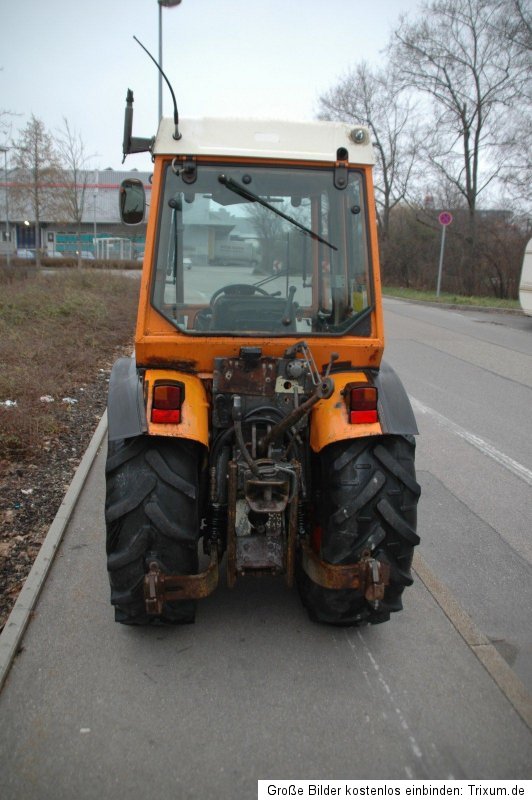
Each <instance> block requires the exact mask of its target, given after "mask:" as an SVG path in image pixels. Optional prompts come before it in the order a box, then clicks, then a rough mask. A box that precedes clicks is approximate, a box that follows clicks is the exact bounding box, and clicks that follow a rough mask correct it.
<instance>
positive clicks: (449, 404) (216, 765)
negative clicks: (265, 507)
mask: <svg viewBox="0 0 532 800" xmlns="http://www.w3.org/2000/svg"><path fill="white" fill-rule="evenodd" d="M386 317H387V329H388V337H389V345H388V360H389V361H391V362H392V363H393V364H394V365H395V366H396V367H397V368H398V369H399V371H400V373H401V374H402V376H403V377H404V379H405V383H406V385H407V388H408V391H409V392H410V393H411V394H412V396H413V397H414V398H415V401H414V402H416V404H417V408H418V409H419V410H418V418H419V423H420V428H421V433H422V436H421V437H420V440H419V446H418V459H419V460H418V465H419V469H420V478H421V483H422V486H423V501H422V505H421V508H420V523H421V524H420V528H421V533H422V536H423V544H422V546H421V548H420V552H421V554H422V557H423V559H424V560H425V561H426V562H427V563H428V565H429V567H430V568H431V569H432V571H433V572H435V573H436V575H437V576H438V578H439V579H440V580H442V581H443V582H445V583H446V584H447V585H448V586H450V587H451V589H452V592H453V593H454V595H455V596H456V597H457V598H458V600H459V601H460V603H461V604H462V606H463V607H464V608H465V609H466V611H468V613H469V614H470V615H471V616H472V617H473V619H474V621H475V622H476V623H477V625H478V626H479V627H480V628H481V630H482V631H483V632H484V633H485V634H487V635H488V636H490V637H492V639H494V640H495V641H496V644H497V647H498V648H499V650H500V652H501V653H502V654H503V656H504V657H505V658H506V659H507V660H508V662H509V663H512V664H513V666H514V668H515V670H516V671H518V672H519V674H520V676H521V678H522V679H523V680H524V681H527V682H528V681H529V680H530V664H529V657H528V659H527V655H526V653H527V648H528V652H529V648H530V628H531V626H530V624H529V620H527V619H526V612H527V610H529V609H530V607H531V604H530V564H529V555H530V543H529V536H530V533H529V528H530V524H529V523H530V519H531V518H532V515H531V514H530V494H531V492H530V483H527V479H528V477H529V472H530V470H531V469H532V463H531V453H530V445H529V442H530V441H531V440H532V436H531V434H532V430H531V424H532V423H531V420H530V419H527V417H526V414H527V413H529V409H530V407H531V404H530V382H531V378H532V370H531V369H530V366H531V343H532V330H531V328H532V322H531V324H530V326H529V325H528V322H527V323H526V324H525V325H523V324H522V322H523V321H522V320H519V324H518V323H517V320H516V319H515V318H512V317H506V316H502V315H495V316H491V315H484V314H483V315H468V314H462V313H460V314H457V313H454V312H450V311H445V310H442V309H427V308H421V307H419V306H414V305H409V304H405V303H400V302H399V301H387V303H386ZM526 401H528V402H526ZM467 436H469V437H470V438H469V439H468V438H467ZM527 440H528V444H527ZM104 457H105V453H104V452H103V451H102V452H101V453H100V455H99V456H98V458H97V460H96V461H95V464H94V467H93V470H92V471H91V473H90V476H89V480H88V482H87V486H86V490H85V491H84V492H83V494H82V496H81V498H80V501H79V503H78V506H77V509H76V512H75V514H74V517H73V519H72V521H71V523H70V525H69V527H68V530H67V533H66V536H65V539H64V541H63V544H62V546H61V549H60V552H59V555H58V558H57V559H56V562H55V564H54V567H53V569H52V573H51V575H50V577H49V579H48V582H47V584H46V586H45V589H44V591H43V594H42V595H41V598H40V601H39V604H38V607H37V610H36V613H35V616H34V619H33V620H32V622H31V624H30V626H29V629H28V631H27V633H26V636H25V639H24V647H23V651H22V652H21V653H20V655H19V656H18V657H17V659H16V661H15V664H14V666H13V669H12V671H11V673H10V675H9V677H8V679H7V681H6V684H5V686H4V689H3V691H2V694H1V695H0V719H1V720H2V724H1V725H0V794H1V796H2V798H3V800H15V798H16V799H17V800H18V798H24V800H26V799H27V800H32V799H33V798H35V800H37V798H38V800H43V798H44V800H47V798H54V799H57V800H62V798H72V797H76V798H77V799H78V798H79V800H89V799H91V800H92V798H98V800H101V798H108V797H112V798H114V799H116V800H121V799H122V798H124V800H125V798H128V800H136V798H141V797H145V796H150V795H157V796H165V797H169V798H179V800H181V798H200V797H201V798H206V799H207V800H209V798H219V799H220V800H225V798H232V797H238V798H253V797H256V781H257V779H258V778H273V777H275V778H324V779H326V778H352V779H356V778H433V779H436V778H449V777H451V776H452V777H454V778H523V777H527V778H531V777H532V737H531V734H530V730H529V729H528V728H527V727H526V726H525V724H524V722H523V720H522V719H521V717H520V716H519V715H518V714H517V713H516V711H515V709H514V708H513V706H512V705H511V703H510V702H509V700H508V699H507V697H506V696H505V695H504V694H503V693H502V692H501V691H500V689H499V688H498V686H497V685H496V684H495V682H494V681H493V679H492V677H491V676H490V674H489V673H488V672H487V671H486V670H485V669H484V667H483V666H482V664H481V663H480V661H479V660H478V659H477V657H476V656H475V654H474V652H473V651H472V649H471V648H470V647H469V646H468V645H467V644H466V643H465V641H464V639H463V638H462V637H461V636H460V635H459V633H458V632H457V630H456V629H455V627H454V626H453V624H452V622H451V620H450V619H449V618H448V616H447V615H446V614H445V613H444V611H443V610H442V609H441V608H440V606H439V605H438V604H437V603H436V601H435V599H434V597H433V596H432V594H431V593H430V592H429V591H428V590H427V588H426V587H425V586H424V584H423V583H422V582H421V581H420V580H417V581H416V583H415V584H414V586H413V587H412V588H411V589H410V590H409V591H408V595H407V597H406V600H405V611H404V612H403V613H402V614H400V615H397V617H396V618H394V619H393V620H392V621H391V622H390V623H388V624H387V625H383V626H377V627H375V628H370V629H362V630H348V629H331V628H326V627H322V626H316V625H314V624H312V623H310V622H309V621H308V619H307V617H306V615H305V613H304V611H303V610H302V608H301V606H300V604H299V600H298V598H297V595H296V593H295V592H290V591H288V590H287V589H286V588H284V586H283V584H282V581H280V580H274V579H272V580H259V581H256V580H255V581H253V580H249V581H244V582H240V583H239V584H237V587H236V588H235V589H234V590H232V591H230V590H228V589H226V588H225V587H224V586H221V587H220V588H219V589H218V591H217V592H216V593H215V594H214V595H212V596H211V597H210V598H208V599H207V600H205V601H203V603H202V605H201V608H200V612H199V615H198V620H197V623H196V625H195V626H190V627H185V628H178V629H173V628H153V629H149V630H144V629H140V630H135V629H130V628H125V627H122V626H117V625H115V624H114V622H113V621H112V612H111V608H110V606H109V605H108V599H107V598H108V589H107V579H106V575H105V559H104V554H103V537H104V532H103V512H102V508H103V494H104V484H103V465H104ZM527 521H528V526H527Z"/></svg>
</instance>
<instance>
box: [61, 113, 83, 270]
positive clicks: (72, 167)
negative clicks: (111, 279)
mask: <svg viewBox="0 0 532 800" xmlns="http://www.w3.org/2000/svg"><path fill="white" fill-rule="evenodd" d="M56 143H57V150H58V155H59V158H60V161H61V166H62V168H63V173H62V180H61V187H60V191H59V202H60V203H61V206H62V213H63V215H64V216H65V217H66V219H67V220H68V221H70V222H73V223H74V225H75V227H76V236H77V253H78V267H81V258H82V256H81V252H82V244H81V224H82V219H83V212H84V210H85V200H86V194H87V183H88V175H89V173H88V170H87V163H88V161H89V159H90V158H91V156H87V155H86V154H85V145H84V143H83V139H82V138H81V135H80V134H79V133H77V132H76V131H73V130H72V128H71V127H70V125H69V123H68V120H67V119H66V118H64V119H63V130H62V131H61V132H60V134H59V136H58V138H57V140H56Z"/></svg>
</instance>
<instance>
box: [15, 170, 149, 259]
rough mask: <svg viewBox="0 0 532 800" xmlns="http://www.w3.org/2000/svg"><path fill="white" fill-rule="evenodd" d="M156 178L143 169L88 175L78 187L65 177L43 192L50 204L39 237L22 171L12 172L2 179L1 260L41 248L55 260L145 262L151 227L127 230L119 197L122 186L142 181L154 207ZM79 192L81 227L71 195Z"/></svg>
mask: <svg viewBox="0 0 532 800" xmlns="http://www.w3.org/2000/svg"><path fill="white" fill-rule="evenodd" d="M6 177H7V182H6ZM150 177H151V173H149V172H139V171H138V170H131V171H116V170H113V169H111V168H109V169H105V170H99V171H98V170H85V171H83V172H82V173H81V179H80V181H79V184H78V185H77V186H76V187H73V186H72V185H71V184H69V182H68V180H67V179H66V178H65V181H64V182H63V181H62V180H61V177H60V176H59V177H58V178H57V179H56V180H55V181H53V182H50V183H49V184H47V185H46V186H45V187H43V188H45V189H46V202H43V203H42V208H41V211H40V215H39V216H40V220H39V225H38V230H37V232H36V228H35V221H34V219H32V216H33V214H32V211H31V204H30V202H28V201H27V199H25V193H24V191H23V190H24V180H23V176H21V175H20V173H17V171H16V170H10V171H8V173H7V176H4V175H2V176H1V178H2V179H1V180H0V229H1V230H2V235H1V236H0V255H3V254H5V253H7V251H8V249H9V250H10V252H11V253H12V254H13V255H16V253H17V252H20V253H21V254H24V255H26V253H28V252H30V253H31V251H34V250H35V248H36V247H40V248H41V250H42V253H43V255H44V256H51V257H54V256H75V255H77V253H78V251H80V252H81V254H82V257H83V258H103V259H112V260H114V259H121V260H123V259H128V260H136V259H139V258H141V257H142V255H143V253H144V245H145V239H146V222H143V223H141V224H140V225H136V226H134V227H131V226H127V225H123V223H122V222H121V220H120V213H119V206H118V198H119V189H120V184H121V182H122V181H123V180H124V179H125V178H138V179H140V180H141V181H142V182H143V184H144V188H145V191H146V199H147V204H148V205H149V201H150V193H151V183H150ZM73 192H76V195H77V200H78V206H79V207H80V208H82V213H81V214H80V221H79V224H78V222H77V220H75V219H74V218H73V214H69V212H68V209H69V207H70V206H71V203H69V202H68V199H69V198H68V194H69V193H70V194H72V193H73ZM6 201H7V206H6ZM69 217H70V218H69ZM7 223H9V224H7Z"/></svg>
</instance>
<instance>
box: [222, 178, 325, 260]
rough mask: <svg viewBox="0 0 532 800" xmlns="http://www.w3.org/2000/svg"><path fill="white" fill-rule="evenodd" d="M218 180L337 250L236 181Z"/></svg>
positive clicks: (236, 192) (232, 190) (228, 179)
mask: <svg viewBox="0 0 532 800" xmlns="http://www.w3.org/2000/svg"><path fill="white" fill-rule="evenodd" d="M218 180H219V181H220V183H222V184H223V185H224V186H227V188H228V189H229V190H230V191H231V192H235V194H239V195H240V196H241V197H243V198H244V199H245V200H249V201H250V202H252V203H259V204H260V205H261V206H264V208H268V209H269V210H270V211H273V213H274V214H277V216H278V217H282V218H283V219H285V220H287V222H290V223H291V224H292V225H295V226H296V228H299V230H300V231H303V233H306V234H308V236H311V237H312V238H313V239H316V240H317V241H318V242H321V243H322V244H326V245H327V247H330V248H331V250H338V248H337V247H335V246H334V245H333V244H331V243H330V242H328V241H327V239H323V238H322V237H321V236H320V235H319V234H318V233H316V232H315V231H313V230H311V229H310V228H305V226H304V225H302V224H301V223H300V222H298V221H297V219H294V218H293V217H290V216H289V215H288V214H285V213H284V212H283V211H279V209H278V208H275V206H272V205H271V204H270V203H268V202H267V201H266V200H263V199H262V197H259V195H258V194H255V193H254V192H252V191H250V190H249V189H247V188H246V187H245V186H242V184H241V183H238V181H235V180H233V179H232V178H228V177H227V175H224V174H222V175H219V176H218Z"/></svg>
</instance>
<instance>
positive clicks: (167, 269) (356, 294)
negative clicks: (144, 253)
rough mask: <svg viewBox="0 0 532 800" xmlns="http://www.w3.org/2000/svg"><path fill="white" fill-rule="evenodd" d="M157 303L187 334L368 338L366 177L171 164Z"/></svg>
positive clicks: (159, 251) (163, 212)
mask: <svg viewBox="0 0 532 800" xmlns="http://www.w3.org/2000/svg"><path fill="white" fill-rule="evenodd" d="M174 163H177V162H174ZM191 180H192V182H190V181H191ZM152 302H153V305H154V306H155V308H157V309H158V310H159V311H160V312H161V313H162V314H163V315H164V316H165V317H166V318H167V319H169V320H171V321H172V322H173V323H174V324H175V325H176V326H177V327H178V328H179V329H180V330H182V331H183V332H186V333H190V334H194V333H196V334H198V333H201V334H202V335H205V333H210V334H213V335H216V334H224V335H227V334H231V333H233V334H235V335H238V336H241V335H254V334H257V333H260V334H264V333H267V334H273V335H281V336H282V335H285V336H286V335H290V334H297V335H299V334H301V333H304V334H329V335H330V334H331V333H332V334H341V333H347V332H349V333H351V334H353V335H367V334H368V333H369V313H368V312H369V309H370V307H371V290H370V276H369V257H368V247H367V237H366V215H365V208H364V191H363V176H362V175H361V174H360V173H358V172H356V171H351V172H349V173H348V182H347V186H346V187H345V188H343V189H338V188H336V187H335V182H334V174H333V170H332V169H319V168H316V169H301V168H296V167H271V166H268V167H265V166H255V165H242V166H238V165H232V164H231V165H227V164H225V165H223V166H222V165H203V164H199V165H198V166H197V170H196V171H195V173H194V174H193V175H192V176H191V175H190V173H189V172H184V171H183V170H182V169H179V166H176V167H172V166H171V165H168V167H167V169H166V173H165V180H164V193H163V200H162V204H161V209H160V218H159V238H158V246H157V263H156V270H155V276H154V283H153V287H152Z"/></svg>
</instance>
